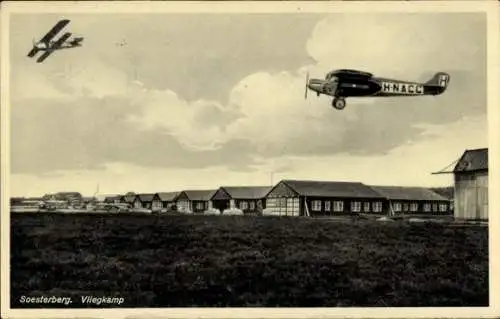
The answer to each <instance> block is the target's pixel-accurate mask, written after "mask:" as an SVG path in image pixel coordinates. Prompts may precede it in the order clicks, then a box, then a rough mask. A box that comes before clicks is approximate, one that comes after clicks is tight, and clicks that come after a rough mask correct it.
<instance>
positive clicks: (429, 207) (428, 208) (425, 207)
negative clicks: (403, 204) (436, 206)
mask: <svg viewBox="0 0 500 319" xmlns="http://www.w3.org/2000/svg"><path fill="white" fill-rule="evenodd" d="M430 211H431V204H429V203H425V204H424V212H426V213H428V212H430Z"/></svg>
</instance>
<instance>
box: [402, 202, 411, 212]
mask: <svg viewBox="0 0 500 319" xmlns="http://www.w3.org/2000/svg"><path fill="white" fill-rule="evenodd" d="M409 206H410V205H408V203H404V204H403V211H404V212H407V211H408V210H409Z"/></svg>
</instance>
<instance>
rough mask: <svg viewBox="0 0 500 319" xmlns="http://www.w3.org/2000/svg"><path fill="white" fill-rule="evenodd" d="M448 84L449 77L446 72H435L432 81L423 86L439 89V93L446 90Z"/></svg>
mask: <svg viewBox="0 0 500 319" xmlns="http://www.w3.org/2000/svg"><path fill="white" fill-rule="evenodd" d="M449 82H450V75H449V74H448V73H446V72H437V73H436V74H434V76H433V77H432V79H430V80H429V81H427V82H426V83H425V84H426V85H428V86H434V87H438V88H440V91H441V93H442V92H444V91H445V90H446V88H447V87H448V83H449Z"/></svg>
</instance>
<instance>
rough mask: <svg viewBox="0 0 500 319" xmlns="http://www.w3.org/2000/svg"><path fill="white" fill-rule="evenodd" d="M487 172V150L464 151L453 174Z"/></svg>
mask: <svg viewBox="0 0 500 319" xmlns="http://www.w3.org/2000/svg"><path fill="white" fill-rule="evenodd" d="M479 170H488V149H487V148H478V149H473V150H466V151H465V152H464V154H463V155H462V157H461V158H460V160H459V161H458V163H457V164H456V165H455V168H454V169H453V172H454V173H460V172H473V171H479Z"/></svg>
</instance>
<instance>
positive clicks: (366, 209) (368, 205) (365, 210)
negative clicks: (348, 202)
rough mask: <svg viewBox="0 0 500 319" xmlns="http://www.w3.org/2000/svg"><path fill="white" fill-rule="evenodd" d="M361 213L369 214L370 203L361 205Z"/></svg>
mask: <svg viewBox="0 0 500 319" xmlns="http://www.w3.org/2000/svg"><path fill="white" fill-rule="evenodd" d="M363 211H364V212H365V213H369V212H370V202H365V203H364V205H363Z"/></svg>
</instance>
